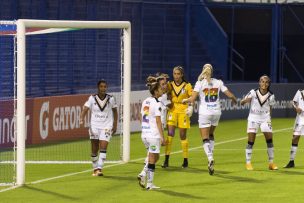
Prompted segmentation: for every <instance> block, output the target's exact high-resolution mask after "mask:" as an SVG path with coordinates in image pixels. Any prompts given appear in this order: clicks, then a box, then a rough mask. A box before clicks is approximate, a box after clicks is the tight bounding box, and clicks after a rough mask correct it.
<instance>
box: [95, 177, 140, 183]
mask: <svg viewBox="0 0 304 203" xmlns="http://www.w3.org/2000/svg"><path fill="white" fill-rule="evenodd" d="M97 178H98V177H97ZM100 178H105V179H112V180H119V181H132V182H137V177H136V176H134V177H133V176H116V175H115V176H110V175H104V176H103V177H100Z"/></svg>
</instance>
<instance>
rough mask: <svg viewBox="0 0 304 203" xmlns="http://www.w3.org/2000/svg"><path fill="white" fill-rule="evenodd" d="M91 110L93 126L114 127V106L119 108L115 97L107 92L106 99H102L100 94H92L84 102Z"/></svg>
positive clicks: (99, 127) (100, 127)
mask: <svg viewBox="0 0 304 203" xmlns="http://www.w3.org/2000/svg"><path fill="white" fill-rule="evenodd" d="M84 106H86V107H88V108H89V109H90V110H91V122H90V125H91V127H94V128H98V129H112V128H113V121H114V116H113V111H112V109H113V108H117V104H116V101H115V99H114V97H112V96H110V95H108V94H106V96H105V98H104V99H100V98H99V96H98V95H91V96H90V97H89V99H88V101H87V102H86V103H85V104H84Z"/></svg>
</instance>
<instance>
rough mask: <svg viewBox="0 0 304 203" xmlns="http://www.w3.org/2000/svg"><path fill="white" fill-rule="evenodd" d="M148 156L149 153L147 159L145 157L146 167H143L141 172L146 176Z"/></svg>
mask: <svg viewBox="0 0 304 203" xmlns="http://www.w3.org/2000/svg"><path fill="white" fill-rule="evenodd" d="M148 156H149V153H148V155H147V157H146V159H145V163H144V164H145V165H144V168H143V170H142V171H141V172H140V175H142V176H146V175H147V171H148V159H149V158H148Z"/></svg>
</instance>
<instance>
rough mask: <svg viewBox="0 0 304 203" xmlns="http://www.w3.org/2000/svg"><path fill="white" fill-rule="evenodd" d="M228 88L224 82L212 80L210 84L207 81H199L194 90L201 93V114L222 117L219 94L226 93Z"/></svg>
mask: <svg viewBox="0 0 304 203" xmlns="http://www.w3.org/2000/svg"><path fill="white" fill-rule="evenodd" d="M226 90H228V88H227V87H226V86H225V85H224V83H223V81H222V80H218V79H215V78H211V81H210V83H208V81H207V80H206V79H204V80H201V81H197V82H196V84H195V86H194V90H193V91H195V92H198V93H199V97H200V105H199V114H204V115H221V103H220V97H219V93H220V91H222V92H225V91H226Z"/></svg>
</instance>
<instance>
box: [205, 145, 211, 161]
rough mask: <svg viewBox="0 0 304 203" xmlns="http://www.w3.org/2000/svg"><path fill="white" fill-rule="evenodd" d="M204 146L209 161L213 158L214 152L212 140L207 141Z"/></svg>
mask: <svg viewBox="0 0 304 203" xmlns="http://www.w3.org/2000/svg"><path fill="white" fill-rule="evenodd" d="M203 148H204V151H205V154H206V156H207V158H208V161H211V160H213V153H212V151H211V148H210V142H205V143H204V144H203Z"/></svg>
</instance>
